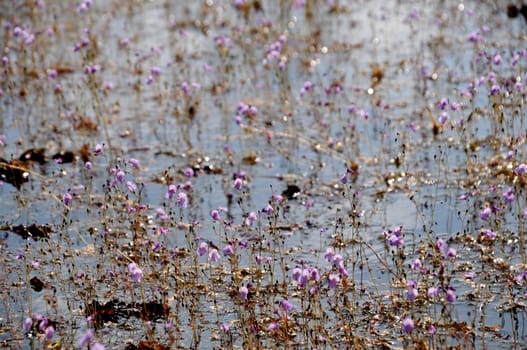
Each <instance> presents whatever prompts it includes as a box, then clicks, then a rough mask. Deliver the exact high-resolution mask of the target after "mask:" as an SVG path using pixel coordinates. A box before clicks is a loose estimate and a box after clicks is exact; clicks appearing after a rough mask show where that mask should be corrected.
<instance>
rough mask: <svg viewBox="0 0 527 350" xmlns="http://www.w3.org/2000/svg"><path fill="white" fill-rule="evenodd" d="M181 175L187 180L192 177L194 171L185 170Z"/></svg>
mask: <svg viewBox="0 0 527 350" xmlns="http://www.w3.org/2000/svg"><path fill="white" fill-rule="evenodd" d="M183 173H184V174H185V176H186V177H187V178H189V179H190V178H191V177H193V176H194V170H193V169H192V168H186V169H185V170H184V171H183Z"/></svg>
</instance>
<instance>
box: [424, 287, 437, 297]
mask: <svg viewBox="0 0 527 350" xmlns="http://www.w3.org/2000/svg"><path fill="white" fill-rule="evenodd" d="M438 294H439V288H438V287H430V288H428V292H427V293H426V295H428V297H429V298H434V297H436V296H437V295H438Z"/></svg>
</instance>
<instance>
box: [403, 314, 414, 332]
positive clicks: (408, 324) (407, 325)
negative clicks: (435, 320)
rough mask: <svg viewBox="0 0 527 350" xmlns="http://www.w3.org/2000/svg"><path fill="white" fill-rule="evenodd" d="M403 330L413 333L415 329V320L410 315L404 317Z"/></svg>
mask: <svg viewBox="0 0 527 350" xmlns="http://www.w3.org/2000/svg"><path fill="white" fill-rule="evenodd" d="M403 330H404V332H405V333H411V332H412V331H413V330H414V321H413V320H412V319H411V318H410V317H405V318H404V320H403Z"/></svg>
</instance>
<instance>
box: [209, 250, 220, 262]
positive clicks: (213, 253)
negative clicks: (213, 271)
mask: <svg viewBox="0 0 527 350" xmlns="http://www.w3.org/2000/svg"><path fill="white" fill-rule="evenodd" d="M219 260H220V254H219V253H218V250H217V249H211V250H209V261H210V262H218V261H219Z"/></svg>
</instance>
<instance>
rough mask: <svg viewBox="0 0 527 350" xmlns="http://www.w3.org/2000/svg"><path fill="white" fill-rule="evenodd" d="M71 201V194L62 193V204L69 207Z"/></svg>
mask: <svg viewBox="0 0 527 350" xmlns="http://www.w3.org/2000/svg"><path fill="white" fill-rule="evenodd" d="M72 199H73V197H72V196H71V194H70V193H69V192H66V193H64V194H63V195H62V202H63V203H64V205H66V206H69V205H70V204H71V201H72Z"/></svg>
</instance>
